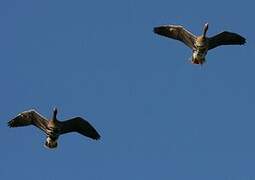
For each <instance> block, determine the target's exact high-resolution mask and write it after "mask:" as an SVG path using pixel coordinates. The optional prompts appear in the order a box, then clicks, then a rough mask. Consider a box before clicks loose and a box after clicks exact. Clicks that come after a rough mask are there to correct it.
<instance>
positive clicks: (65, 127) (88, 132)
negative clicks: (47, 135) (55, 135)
mask: <svg viewBox="0 0 255 180" xmlns="http://www.w3.org/2000/svg"><path fill="white" fill-rule="evenodd" d="M60 131H61V132H60V134H65V133H69V132H78V133H80V134H82V135H84V136H87V137H89V138H92V139H96V140H97V139H100V135H99V134H98V132H97V131H96V129H95V128H94V127H93V126H92V125H91V124H90V123H89V122H88V121H86V120H85V119H83V118H81V117H75V118H72V119H70V120H67V121H63V122H61V130H60Z"/></svg>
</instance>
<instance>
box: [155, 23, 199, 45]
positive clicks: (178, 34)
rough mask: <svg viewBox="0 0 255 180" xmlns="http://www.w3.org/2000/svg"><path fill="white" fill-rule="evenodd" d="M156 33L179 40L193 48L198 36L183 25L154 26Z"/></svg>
mask: <svg viewBox="0 0 255 180" xmlns="http://www.w3.org/2000/svg"><path fill="white" fill-rule="evenodd" d="M154 33H156V34H159V35H162V36H166V37H169V38H172V39H176V40H179V41H181V42H183V43H184V44H186V45H187V46H188V47H190V48H191V49H193V47H194V43H195V40H196V36H195V35H193V34H192V33H191V32H189V31H187V30H186V29H185V28H184V27H182V26H177V25H163V26H159V27H155V28H154Z"/></svg>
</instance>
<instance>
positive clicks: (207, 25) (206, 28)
mask: <svg viewBox="0 0 255 180" xmlns="http://www.w3.org/2000/svg"><path fill="white" fill-rule="evenodd" d="M208 27H209V24H208V23H205V25H204V30H203V36H202V37H203V38H205V37H206V32H207V31H208Z"/></svg>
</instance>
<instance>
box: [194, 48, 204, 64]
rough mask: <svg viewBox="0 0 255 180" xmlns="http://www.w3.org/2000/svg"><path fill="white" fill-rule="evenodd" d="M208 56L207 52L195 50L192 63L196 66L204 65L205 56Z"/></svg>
mask: <svg viewBox="0 0 255 180" xmlns="http://www.w3.org/2000/svg"><path fill="white" fill-rule="evenodd" d="M206 54H207V51H206V50H203V51H200V50H194V51H193V54H192V62H193V63H194V64H203V63H204V61H205V56H206Z"/></svg>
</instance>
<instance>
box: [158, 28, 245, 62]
mask: <svg viewBox="0 0 255 180" xmlns="http://www.w3.org/2000/svg"><path fill="white" fill-rule="evenodd" d="M207 30H208V23H206V24H205V25H204V30H203V34H202V35H201V36H195V35H194V34H192V33H191V32H189V31H188V30H186V29H185V28H184V27H183V26H179V25H163V26H159V27H155V28H154V33H156V34H159V35H162V36H166V37H168V38H172V39H176V40H179V41H181V42H183V43H184V44H185V45H187V46H188V47H189V48H191V49H192V57H191V62H192V63H193V64H203V63H204V62H205V57H206V54H207V52H208V50H210V49H213V48H216V47H218V46H221V45H242V44H244V43H245V42H246V40H245V38H244V37H242V36H240V35H239V34H236V33H232V32H228V31H224V32H221V33H219V34H217V35H215V36H213V37H207V36H206V33H207Z"/></svg>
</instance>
